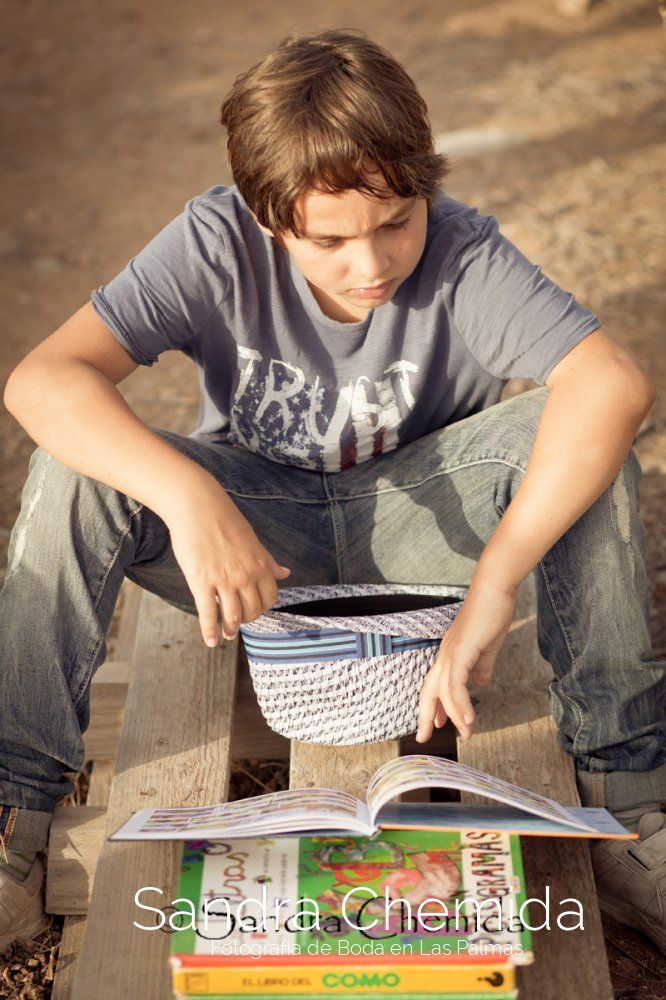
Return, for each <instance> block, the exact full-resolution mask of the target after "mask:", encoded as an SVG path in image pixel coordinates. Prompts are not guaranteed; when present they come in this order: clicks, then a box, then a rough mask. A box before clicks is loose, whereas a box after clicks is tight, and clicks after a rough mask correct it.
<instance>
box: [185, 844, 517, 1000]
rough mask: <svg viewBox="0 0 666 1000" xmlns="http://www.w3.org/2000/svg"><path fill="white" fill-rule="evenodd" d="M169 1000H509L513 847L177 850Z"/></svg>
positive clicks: (513, 954)
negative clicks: (499, 999)
mask: <svg viewBox="0 0 666 1000" xmlns="http://www.w3.org/2000/svg"><path fill="white" fill-rule="evenodd" d="M178 896H179V899H178V900H177V901H176V904H177V905H178V907H179V908H180V911H181V912H180V913H178V914H172V917H171V921H170V922H171V926H172V927H173V928H174V933H173V935H172V939H171V958H170V962H171V966H172V970H173V988H174V993H175V995H176V997H178V998H185V997H188V998H193V997H201V998H203V997H206V998H207V1000H211V998H213V997H219V998H221V997H225V998H227V1000H228V998H231V997H241V996H242V997H245V998H247V997H248V996H270V997H275V998H277V997H280V998H286V997H310V998H312V997H323V996H337V997H352V996H364V997H378V996H382V997H383V996H387V995H390V996H394V997H399V998H400V1000H416V998H419V997H423V998H425V997H427V998H429V1000H434V998H436V997H448V998H453V997H467V996H469V997H475V998H477V1000H481V998H483V997H488V996H491V995H495V994H502V995H503V996H511V997H513V996H516V995H517V994H516V990H515V966H516V965H517V964H521V963H526V962H530V961H531V960H532V954H531V950H530V934H529V931H528V930H527V929H525V927H524V926H522V925H521V921H520V908H521V906H522V905H523V903H524V902H525V887H524V879H523V869H522V862H521V855H520V843H519V838H518V837H517V836H515V835H513V834H508V833H504V832H499V831H481V830H462V831H455V832H449V833H442V832H436V831H435V832H433V831H431V830H414V831H400V830H388V831H383V832H382V833H381V834H380V835H378V836H375V837H355V836H354V837H350V836H347V835H341V834H329V835H323V836H309V837H281V838H275V839H271V838H256V839H251V838H246V839H236V840H230V841H203V840H202V841H188V842H187V843H186V844H185V846H184V850H183V856H182V867H181V874H180V882H179V886H178Z"/></svg>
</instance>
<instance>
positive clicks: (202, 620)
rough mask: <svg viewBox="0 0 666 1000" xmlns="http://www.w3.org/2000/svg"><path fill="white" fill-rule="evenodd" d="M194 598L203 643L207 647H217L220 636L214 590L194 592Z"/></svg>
mask: <svg viewBox="0 0 666 1000" xmlns="http://www.w3.org/2000/svg"><path fill="white" fill-rule="evenodd" d="M192 596H193V598H194V603H195V605H196V609H197V615H198V616H199V628H200V629H201V635H202V636H203V641H204V642H205V643H206V645H207V646H217V643H218V638H219V636H218V632H217V601H216V600H215V592H214V590H213V589H212V588H211V589H210V590H198V591H196V590H195V591H193V592H192Z"/></svg>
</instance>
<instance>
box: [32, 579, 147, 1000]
mask: <svg viewBox="0 0 666 1000" xmlns="http://www.w3.org/2000/svg"><path fill="white" fill-rule="evenodd" d="M137 589H138V588H137ZM115 770H116V762H115V760H96V761H94V763H93V766H92V774H91V776H90V785H89V786H88V798H87V801H86V805H89V806H91V807H93V808H95V807H103V808H104V809H106V805H107V803H108V801H109V792H110V790H111V781H112V779H113V775H114V774H115ZM96 862H97V859H95V863H96ZM48 877H49V876H48V875H47V883H46V885H47V889H46V891H47V895H48ZM91 889H92V886H91ZM87 909H88V901H86V910H87ZM85 929H86V917H85V915H84V914H80V915H77V916H68V917H65V922H64V924H63V928H62V936H61V938H60V947H59V948H58V962H57V965H56V973H55V976H54V979H53V991H52V993H51V1000H69V998H70V995H71V992H72V986H73V984H74V974H75V972H76V960H77V958H78V956H79V952H80V951H81V944H82V942H83V935H84V932H85Z"/></svg>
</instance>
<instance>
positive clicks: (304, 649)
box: [240, 583, 467, 746]
mask: <svg viewBox="0 0 666 1000" xmlns="http://www.w3.org/2000/svg"><path fill="white" fill-rule="evenodd" d="M466 593H467V591H466V589H465V588H463V587H445V586H428V585H421V584H414V585H405V584H388V583H387V584H364V583H359V584H337V585H332V586H312V587H287V588H285V589H284V590H281V591H279V599H278V601H277V603H276V604H275V605H274V607H272V608H271V609H270V611H267V612H266V613H265V614H263V615H261V616H260V617H259V618H256V619H255V620H254V621H252V622H249V623H248V624H244V625H241V626H240V632H241V635H242V637H243V642H244V645H245V650H246V652H247V658H248V661H249V665H250V674H251V677H252V683H253V685H254V690H255V692H256V695H257V700H258V702H259V707H260V709H261V711H262V713H263V715H264V718H265V719H266V722H267V723H268V725H269V726H270V727H271V729H273V730H274V731H275V732H277V733H281V734H282V735H283V736H286V737H288V738H289V739H294V740H303V741H305V742H307V743H325V744H329V745H338V746H350V745H352V744H359V743H373V742H377V741H380V740H390V739H397V738H398V737H400V736H405V735H406V734H407V733H412V732H414V731H415V730H416V728H417V723H418V708H419V693H420V691H421V686H422V683H423V680H424V678H425V675H426V673H427V671H428V669H429V668H430V667H431V666H432V664H433V663H434V661H435V659H436V657H437V653H438V650H439V645H440V643H441V641H442V638H443V636H444V634H445V632H446V631H447V629H448V628H449V627H450V626H451V623H452V622H453V619H454V618H455V616H456V614H457V612H458V610H459V608H460V605H461V604H462V601H463V599H464V597H465V594H466Z"/></svg>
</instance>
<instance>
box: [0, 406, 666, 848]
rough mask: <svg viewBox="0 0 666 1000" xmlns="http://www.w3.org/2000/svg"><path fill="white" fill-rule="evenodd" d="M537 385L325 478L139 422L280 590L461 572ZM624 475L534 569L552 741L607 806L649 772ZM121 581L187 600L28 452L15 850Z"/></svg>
mask: <svg viewBox="0 0 666 1000" xmlns="http://www.w3.org/2000/svg"><path fill="white" fill-rule="evenodd" d="M547 395H548V389H547V388H545V387H544V388H539V389H534V390H532V391H531V392H527V393H524V394H523V395H520V396H517V397H514V398H512V399H509V400H505V401H504V402H501V403H499V404H497V405H495V406H492V407H489V408H488V409H486V410H483V411H482V412H480V413H477V414H474V415H473V416H471V417H467V418H466V419H464V420H461V421H458V422H457V423H454V424H450V425H448V426H447V427H444V428H443V429H441V430H437V431H434V432H432V433H431V434H428V435H426V436H425V437H422V438H419V439H418V440H416V441H413V442H411V443H409V444H406V445H403V446H402V447H400V448H398V449H396V450H394V451H392V452H389V453H388V454H386V455H383V456H382V457H380V458H378V459H373V460H370V461H366V462H363V463H361V464H359V465H356V466H354V467H352V468H350V469H347V470H344V471H342V472H336V473H321V472H315V471H310V470H306V469H301V468H297V467H294V466H288V465H282V464H280V463H277V462H273V461H270V460H268V459H265V458H263V457H262V456H260V455H257V454H254V453H252V452H249V451H247V450H245V449H243V448H241V447H238V446H231V445H229V444H227V443H225V442H224V441H222V440H221V439H220V440H216V439H215V438H214V437H213V438H211V439H206V440H199V439H194V438H186V437H182V436H180V435H177V434H173V433H170V432H166V431H158V433H159V434H160V435H161V436H162V437H163V438H165V439H166V440H167V441H169V442H170V443H171V444H172V445H173V446H174V447H175V448H177V449H178V450H179V451H180V452H183V453H184V454H186V455H188V456H189V457H190V458H192V459H193V460H194V461H195V462H197V463H199V464H200V465H202V466H204V467H205V468H206V469H207V470H208V471H209V472H210V473H211V474H212V475H213V476H214V477H215V478H216V479H217V480H218V481H219V482H220V483H221V484H222V486H223V487H224V488H225V490H227V492H228V493H229V494H230V496H231V498H232V500H233V502H234V503H235V504H236V506H237V507H238V508H239V509H240V510H241V511H242V513H243V514H244V516H245V517H246V518H247V520H248V521H249V522H250V524H251V525H252V527H253V528H254V530H255V532H256V534H257V536H258V537H259V539H260V541H261V542H262V544H263V545H264V546H265V547H266V549H267V550H268V551H269V552H270V553H271V554H272V555H273V556H274V557H275V559H276V560H277V561H278V563H280V564H282V565H285V566H288V567H290V568H291V570H292V572H291V575H290V577H289V578H288V579H287V580H285V581H281V583H282V586H289V587H292V586H303V585H306V584H312V583H320V584H321V583H324V584H326V583H328V584H330V583H338V582H341V583H381V582H391V583H424V584H455V585H462V586H467V585H469V582H470V580H471V577H472V574H473V573H474V570H475V566H476V563H477V560H478V558H479V556H480V555H481V552H482V551H483V548H484V546H485V544H486V542H487V540H488V538H489V537H490V535H491V534H492V532H493V531H494V529H495V527H496V526H497V524H498V522H499V520H500V518H501V517H502V515H503V513H504V511H505V510H506V509H507V507H508V505H509V503H510V502H511V499H512V497H513V496H514V494H515V492H516V489H517V488H518V486H519V485H520V482H521V480H522V477H523V474H524V471H525V468H526V465H527V461H528V458H529V455H530V452H531V449H532V445H533V441H534V437H535V433H536V429H537V426H538V424H539V420H540V417H541V412H542V409H543V406H544V404H545V401H546V399H547ZM640 478H641V468H640V464H639V462H638V459H637V458H636V456H635V454H634V452H633V451H631V452H630V453H629V455H628V457H627V459H626V461H625V463H624V465H623V467H622V468H621V470H620V472H619V473H618V475H617V476H616V478H615V479H614V481H613V482H612V483H611V485H610V486H609V487H608V489H607V490H606V491H605V492H604V493H603V494H602V495H601V496H600V497H599V499H598V500H597V501H595V503H593V504H592V506H591V507H590V508H589V509H588V510H587V511H586V512H585V513H584V514H583V515H582V516H581V517H580V518H579V519H578V520H577V521H576V523H575V524H574V525H572V527H571V528H569V530H568V531H567V532H566V533H565V534H564V535H563V536H562V538H561V539H560V540H559V541H558V542H557V543H556V544H555V545H554V546H553V547H552V548H551V550H550V551H549V552H548V553H547V554H546V555H545V556H544V558H543V559H542V560H541V562H540V563H539V564H538V566H537V567H536V568H535V570H534V573H535V580H536V591H537V631H538V643H539V648H540V651H541V654H542V655H543V656H544V658H545V659H546V660H548V662H549V663H550V664H551V666H552V669H553V674H554V677H553V680H552V681H551V683H550V701H551V706H552V712H553V715H554V718H555V721H556V723H557V727H558V734H559V740H560V743H561V745H562V746H563V747H564V749H565V750H566V751H568V753H569V754H571V755H572V757H573V758H574V760H575V763H576V766H577V767H578V768H580V769H582V770H586V771H591V772H607V774H606V778H607V779H608V780H607V781H606V787H607V789H609V791H610V794H611V796H612V797H613V801H612V802H611V803H609V805H610V807H612V808H616V809H620V808H623V807H624V805H625V804H628V802H629V799H633V798H635V796H636V795H637V794H638V795H639V796H640V795H641V794H643V795H644V797H645V799H651V798H654V797H655V786H656V784H657V783H659V784H661V782H662V780H663V779H664V775H665V774H666V762H665V757H666V752H665V742H666V741H664V733H663V713H662V710H661V699H662V696H663V683H664V670H663V663H660V662H659V661H657V660H655V659H654V656H653V653H652V650H651V647H650V632H649V607H648V597H647V582H646V573H645V532H644V528H643V525H642V522H641V520H640V516H639V509H638V493H639V482H640ZM407 526H409V530H406V527H407ZM125 577H128V578H129V579H131V580H134V581H135V582H136V583H138V584H139V585H140V586H141V587H143V588H145V589H147V590H149V591H152V592H153V593H156V594H158V595H159V596H160V597H162V598H164V599H165V600H166V601H168V602H169V603H171V604H173V605H175V606H176V607H178V608H181V609H183V610H185V611H188V612H190V613H195V609H194V602H193V599H192V595H191V593H190V591H189V588H188V586H187V583H186V581H185V579H184V577H183V574H182V572H181V570H180V567H179V565H178V563H177V562H176V560H175V558H174V555H173V551H172V549H171V545H170V541H169V533H168V530H167V528H166V525H165V524H164V522H163V521H162V520H161V519H160V518H159V517H158V516H157V515H156V514H155V513H154V512H153V511H151V510H150V509H148V508H147V507H145V506H142V505H141V504H139V503H137V502H136V501H135V500H133V499H131V498H130V497H128V496H126V495H125V494H123V493H121V492H119V491H117V490H115V489H113V488H111V487H109V486H106V485H104V484H102V483H99V482H97V481H96V480H93V479H90V478H88V477H86V476H82V475H80V474H79V473H77V472H74V471H73V470H71V469H70V468H68V467H67V466H65V465H63V464H62V463H60V462H58V461H57V460H56V459H54V458H52V457H51V456H50V455H49V454H47V453H46V452H44V451H43V450H42V449H40V448H38V449H37V450H36V451H35V452H34V453H33V455H32V458H31V461H30V473H29V477H28V479H27V482H26V484H25V488H24V491H23V502H22V507H21V512H20V515H19V518H18V520H17V522H16V525H15V527H14V530H13V533H12V536H11V542H10V550H9V568H8V572H7V578H6V582H5V586H4V588H3V590H2V593H1V594H0V670H1V676H0V679H1V685H0V803H3V805H2V806H0V834H3V835H4V842H5V843H6V844H9V845H10V846H11V847H12V849H14V850H28V849H33V850H39V849H42V848H43V847H44V846H45V844H46V832H47V830H48V823H49V820H50V813H51V811H52V809H53V807H54V806H55V804H56V803H57V801H58V799H59V798H60V797H61V796H63V795H67V794H69V793H70V792H71V791H72V788H73V786H72V783H71V781H70V780H69V779H68V778H67V777H66V776H65V775H64V772H65V771H72V772H76V771H79V770H81V768H82V766H83V763H84V745H83V740H82V733H83V732H84V731H85V729H86V728H87V725H88V721H89V687H90V680H91V678H92V676H93V674H94V673H95V670H96V669H97V667H99V665H100V664H101V663H102V662H103V661H104V659H105V656H106V646H105V641H104V636H105V633H106V631H107V629H108V626H109V623H110V620H111V616H112V613H113V609H114V606H115V603H116V599H117V597H118V592H119V590H120V586H121V584H122V582H123V579H124V578H125ZM424 751H426V752H427V746H426V747H424ZM657 769H658V770H657ZM611 772H613V773H612V774H611ZM611 779H617V780H616V781H615V784H614V785H613V782H612V780H611Z"/></svg>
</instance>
